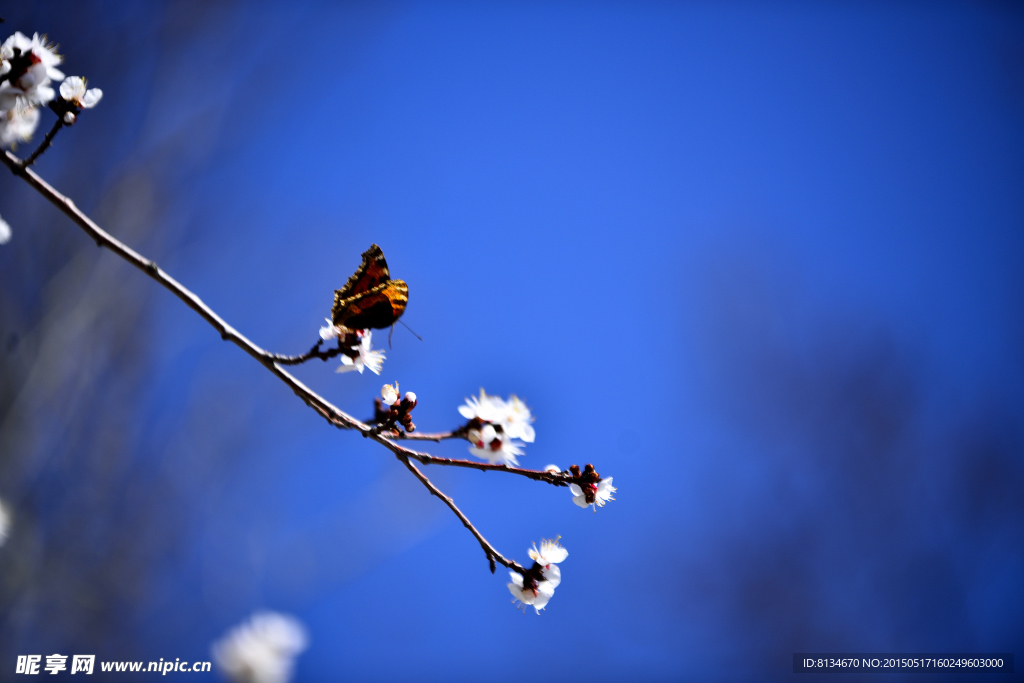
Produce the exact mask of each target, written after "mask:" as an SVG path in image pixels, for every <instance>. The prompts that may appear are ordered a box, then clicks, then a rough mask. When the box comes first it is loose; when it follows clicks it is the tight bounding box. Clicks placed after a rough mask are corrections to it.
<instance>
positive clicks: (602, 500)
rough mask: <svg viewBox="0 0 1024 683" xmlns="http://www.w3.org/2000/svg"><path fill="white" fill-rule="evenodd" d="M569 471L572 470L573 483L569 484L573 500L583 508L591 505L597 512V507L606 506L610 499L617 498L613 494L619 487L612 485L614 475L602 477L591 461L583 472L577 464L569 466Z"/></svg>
mask: <svg viewBox="0 0 1024 683" xmlns="http://www.w3.org/2000/svg"><path fill="white" fill-rule="evenodd" d="M569 471H570V472H572V483H570V484H569V490H570V491H571V492H572V502H574V503H576V504H577V505H579V506H580V507H581V508H584V509H586V508H588V507H589V508H592V509H593V510H594V512H597V508H600V507H604V506H605V504H606V503H607V502H608V501H609V500H615V499H614V498H612V494H613V493H615V491H616V490H617V489H616V488H615V487H614V486H612V477H608V478H607V479H602V478H601V475H600V474H598V473H597V470H595V469H594V466H593V465H591V464H590V463H587V465H586V467H584V468H583V472H580V468H579V467H578V466H577V465H572V466H571V467H569Z"/></svg>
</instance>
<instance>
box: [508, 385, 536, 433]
mask: <svg viewBox="0 0 1024 683" xmlns="http://www.w3.org/2000/svg"><path fill="white" fill-rule="evenodd" d="M531 422H533V416H532V415H530V409H529V408H528V407H526V404H525V403H523V402H522V401H520V400H519V398H518V397H517V396H516V395H515V394H512V395H511V396H509V398H508V401H507V402H506V403H505V416H504V420H503V422H502V427H504V428H505V433H506V434H508V435H509V436H510V437H512V438H513V439H522V440H523V441H525V442H526V443H533V440H534V438H535V436H536V434H535V433H534V431H533V425H531V424H530V423H531Z"/></svg>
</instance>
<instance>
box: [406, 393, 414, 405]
mask: <svg viewBox="0 0 1024 683" xmlns="http://www.w3.org/2000/svg"><path fill="white" fill-rule="evenodd" d="M405 400H406V401H408V402H409V403H416V394H415V393H414V392H412V391H407V392H405Z"/></svg>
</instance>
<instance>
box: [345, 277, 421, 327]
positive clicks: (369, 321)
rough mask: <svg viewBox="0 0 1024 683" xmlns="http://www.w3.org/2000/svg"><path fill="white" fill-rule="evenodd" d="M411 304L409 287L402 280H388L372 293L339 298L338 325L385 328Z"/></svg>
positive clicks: (371, 291) (393, 322) (372, 290)
mask: <svg viewBox="0 0 1024 683" xmlns="http://www.w3.org/2000/svg"><path fill="white" fill-rule="evenodd" d="M408 303H409V286H408V285H406V284H405V282H403V281H402V280H388V281H387V282H384V283H381V284H379V285H377V286H376V287H374V288H373V289H371V290H370V291H368V292H364V293H362V294H356V295H355V296H351V297H349V298H347V299H342V300H341V301H340V302H339V301H337V300H335V317H334V324H335V325H342V326H344V327H347V328H349V329H350V330H365V329H367V328H374V329H378V330H379V329H384V328H386V327H391V326H392V325H394V324H395V321H396V320H398V319H399V318H400V317H402V313H404V312H405V306H406V304H408Z"/></svg>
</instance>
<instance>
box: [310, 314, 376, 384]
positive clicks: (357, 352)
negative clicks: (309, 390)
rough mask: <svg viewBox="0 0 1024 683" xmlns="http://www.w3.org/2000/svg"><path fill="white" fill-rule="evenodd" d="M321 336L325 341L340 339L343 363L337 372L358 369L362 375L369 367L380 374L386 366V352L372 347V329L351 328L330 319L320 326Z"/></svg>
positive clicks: (371, 370) (339, 346)
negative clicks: (336, 323)
mask: <svg viewBox="0 0 1024 683" xmlns="http://www.w3.org/2000/svg"><path fill="white" fill-rule="evenodd" d="M320 338H321V339H323V340H324V341H330V340H331V339H337V340H338V348H339V349H341V365H339V366H338V369H337V370H335V372H350V371H352V370H356V371H357V372H358V373H359V374H360V375H361V374H363V370H364V369H367V370H369V371H370V372H372V373H373V374H375V375H379V374H380V371H381V368H382V367H383V366H384V352H383V351H377V350H375V349H374V348H373V347H372V345H371V340H372V338H373V332H372V330H350V329H348V328H347V327H342V326H341V325H335V324H334V323H332V322H331V321H330V320H328V321H327V324H326V325H324V326H323V327H321V328H320Z"/></svg>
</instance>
